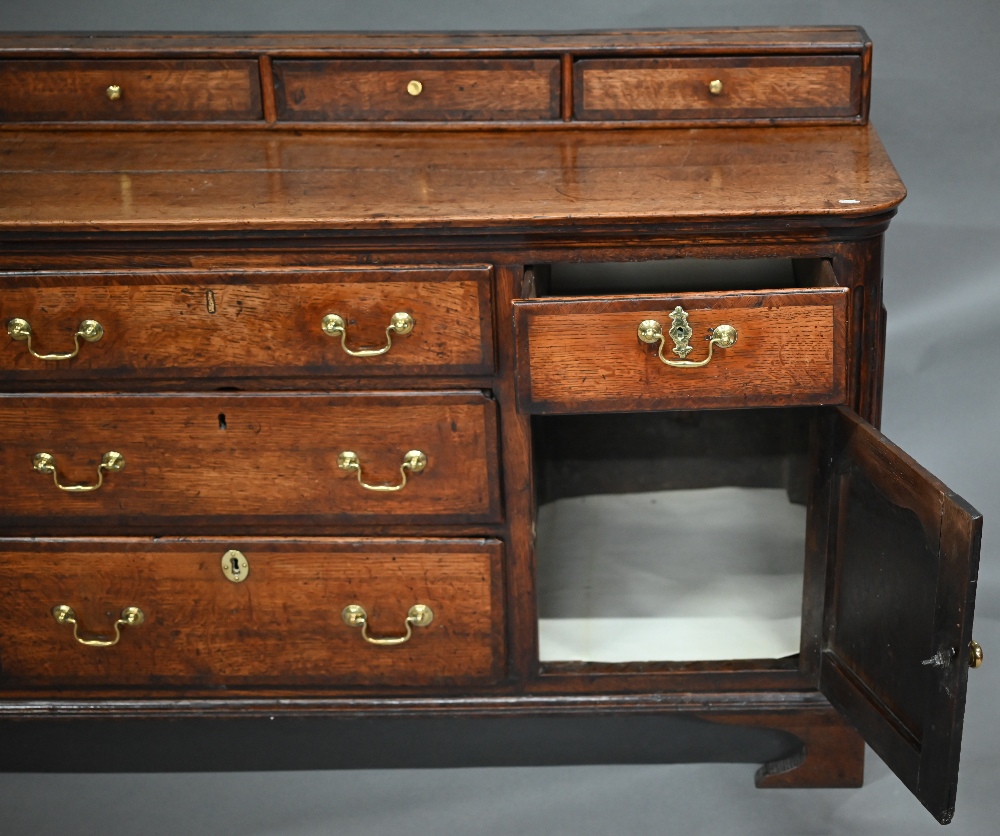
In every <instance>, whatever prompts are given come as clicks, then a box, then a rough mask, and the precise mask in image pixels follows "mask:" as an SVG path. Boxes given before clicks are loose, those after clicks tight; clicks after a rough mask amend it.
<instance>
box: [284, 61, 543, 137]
mask: <svg viewBox="0 0 1000 836" xmlns="http://www.w3.org/2000/svg"><path fill="white" fill-rule="evenodd" d="M273 66H274V83H275V98H276V106H277V113H278V119H279V120H290V121H299V122H323V121H339V122H396V121H401V122H409V121H434V122H456V121H473V122H476V121H484V122H493V121H515V122H518V121H535V120H545V119H558V118H559V62H558V61H556V60H554V59H546V60H527V59H515V60H440V61H433V60H413V61H306V60H289V61H275V62H274V65H273Z"/></svg>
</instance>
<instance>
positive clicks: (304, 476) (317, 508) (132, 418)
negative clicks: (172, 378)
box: [0, 392, 500, 534]
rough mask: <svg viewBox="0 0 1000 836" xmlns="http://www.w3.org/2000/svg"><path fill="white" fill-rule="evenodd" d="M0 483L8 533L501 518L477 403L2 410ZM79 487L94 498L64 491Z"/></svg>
mask: <svg viewBox="0 0 1000 836" xmlns="http://www.w3.org/2000/svg"><path fill="white" fill-rule="evenodd" d="M347 453H351V454H354V456H353V458H352V457H349V456H347V455H346V454H347ZM411 453H413V454H414V455H410V454H411ZM417 453H419V454H422V455H421V456H416V455H415V454H417ZM40 454H46V455H45V456H41V455H40ZM118 456H120V457H121V459H120V460H119V459H118V458H117V457H118ZM119 463H120V464H122V465H123V466H122V467H121V468H120V469H119V468H118V467H117V465H118V464H119ZM0 472H2V473H3V474H4V479H3V482H2V486H0V507H2V508H3V511H4V517H5V523H6V529H7V530H8V531H12V530H13V531H16V532H17V533H21V532H22V531H28V532H32V531H33V532H38V531H44V532H48V531H52V530H58V529H66V528H69V529H70V530H71V531H82V530H86V531H94V530H100V531H107V530H109V528H108V526H113V527H114V529H115V530H116V531H132V532H135V531H140V532H145V533H150V534H170V533H185V532H192V531H195V530H198V531H203V532H204V531H206V530H207V531H210V532H220V531H222V532H224V531H230V530H232V526H233V525H237V524H238V525H240V526H241V528H240V530H241V531H242V530H247V531H254V532H263V533H267V532H269V531H272V530H274V529H275V528H276V527H281V530H283V531H284V530H288V529H289V527H295V526H301V527H304V528H305V527H309V528H312V529H313V530H315V529H316V528H317V527H322V526H328V525H337V524H340V525H343V524H345V523H352V524H367V525H384V524H394V525H399V524H408V523H473V522H489V521H497V520H498V519H499V517H500V499H499V487H498V485H499V478H498V459H497V449H496V408H495V404H494V402H493V401H492V400H491V399H490V398H488V397H487V396H485V395H483V394H482V393H480V392H449V393H434V394H413V393H406V392H397V393H381V394H369V393H347V394H317V393H285V394H269V395H263V394H206V395H20V396H14V395H6V396H2V397H0ZM362 483H364V484H362ZM404 483H405V484H404ZM98 484H99V485H100V487H96V486H97V485H98ZM60 485H62V486H63V488H60ZM365 485H368V487H367V488H366V487H365ZM78 486H83V487H85V488H92V490H77V491H72V490H70V491H67V490H65V489H64V488H66V487H69V488H73V487H78ZM93 488H96V489H93Z"/></svg>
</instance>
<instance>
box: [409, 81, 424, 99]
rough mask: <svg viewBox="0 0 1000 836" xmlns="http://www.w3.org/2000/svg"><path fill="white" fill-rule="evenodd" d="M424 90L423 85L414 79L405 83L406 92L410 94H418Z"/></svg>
mask: <svg viewBox="0 0 1000 836" xmlns="http://www.w3.org/2000/svg"><path fill="white" fill-rule="evenodd" d="M423 91H424V85H423V84H421V83H420V82H419V81H417V80H416V79H414V80H413V81H411V82H410V83H409V84H407V85H406V92H407V93H409V94H410V95H411V96H419V95H420V94H421V93H422V92H423Z"/></svg>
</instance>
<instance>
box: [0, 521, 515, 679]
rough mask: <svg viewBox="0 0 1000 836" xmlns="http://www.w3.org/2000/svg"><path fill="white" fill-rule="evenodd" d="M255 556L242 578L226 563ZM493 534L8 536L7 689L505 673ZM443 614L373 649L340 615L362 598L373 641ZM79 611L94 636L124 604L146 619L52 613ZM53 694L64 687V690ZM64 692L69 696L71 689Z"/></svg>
mask: <svg viewBox="0 0 1000 836" xmlns="http://www.w3.org/2000/svg"><path fill="white" fill-rule="evenodd" d="M229 549H239V550H240V551H242V552H243V554H244V555H245V557H246V560H247V563H248V565H249V570H248V574H247V577H246V579H245V580H244V581H242V582H240V583H233V582H232V581H230V580H228V579H226V577H225V576H224V575H223V573H222V569H221V558H222V556H223V554H224V553H225V552H226V551H228V550H229ZM500 556H501V547H500V543H499V542H498V541H496V540H479V541H475V540H467V541H463V540H438V541H435V540H428V541H420V540H400V541H392V540H379V539H375V540H347V539H331V540H321V539H317V540H306V541H302V540H288V541H276V540H245V539H233V540H228V539H226V540H221V539H220V540H182V541H170V540H157V541H149V540H122V539H112V540H86V539H84V540H61V541H51V540H50V541H46V540H36V541H32V542H25V541H20V542H18V541H10V540H7V541H0V584H2V586H3V589H4V601H5V605H4V607H3V608H2V610H0V683H2V685H3V687H6V688H10V687H18V688H37V689H43V690H44V689H51V688H53V687H56V686H59V687H70V688H72V687H73V686H103V687H107V688H116V687H121V686H127V685H143V686H147V687H152V688H154V689H156V688H163V687H169V688H171V689H174V690H183V689H186V688H187V689H192V688H218V687H219V686H226V685H241V686H262V687H271V688H273V687H276V686H277V687H281V688H294V687H299V686H312V687H316V686H323V685H326V686H330V685H337V684H348V683H349V684H358V685H366V686H376V687H377V686H379V685H384V684H392V685H400V686H411V685H412V686H433V685H442V684H455V683H462V682H484V681H492V680H494V679H496V678H497V677H498V676H499V675H500V673H501V671H502V663H503V608H502V602H501V599H500V589H501V577H500ZM417 603H422V604H426V605H427V606H429V607H431V609H432V610H433V612H434V620H433V621H432V622H431V624H430V625H428V626H426V627H414V628H413V636H412V638H411V639H410V641H408V642H407V643H405V644H402V645H398V646H394V647H376V646H374V645H370V644H367V643H366V642H365V641H364V640H363V638H362V636H361V629H360V628H358V627H350V626H348V625H347V624H345V623H344V621H343V619H342V618H341V612H342V610H343V609H344V607H345V606H347V605H348V604H360V605H361V606H362V607H364V609H365V611H366V612H367V614H368V616H369V618H370V624H369V633H370V635H372V636H374V637H395V636H402V635H404V634H405V626H404V622H405V619H406V614H407V612H408V610H409V608H410V607H411V606H412V605H413V604H417ZM57 604H67V605H69V606H71V607H72V608H73V610H74V611H75V613H76V616H77V619H78V621H79V623H80V624H79V629H80V633H81V635H83V636H92V635H95V634H96V635H98V636H104V637H106V636H111V635H113V631H112V624H113V622H114V620H115V619H116V618H117V617H118V616H119V614H120V613H121V610H122V608H123V607H125V606H137V607H139V608H140V609H141V610H142V611H143V614H144V615H145V622H144V623H143V624H141V625H138V626H126V627H123V628H122V636H121V640H120V642H119V643H118V644H117V645H116V646H114V647H84V646H82V645H80V644H77V643H76V642H75V641H74V639H73V628H72V626H70V625H60V624H58V623H57V622H56V621H55V619H54V618H53V617H52V615H51V609H52V607H53V606H55V605H57ZM56 693H61V692H59V691H57V692H56ZM63 695H65V694H63Z"/></svg>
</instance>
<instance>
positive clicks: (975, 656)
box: [969, 641, 983, 668]
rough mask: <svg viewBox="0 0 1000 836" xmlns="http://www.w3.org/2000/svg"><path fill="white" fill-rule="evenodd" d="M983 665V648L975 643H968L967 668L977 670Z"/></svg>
mask: <svg viewBox="0 0 1000 836" xmlns="http://www.w3.org/2000/svg"><path fill="white" fill-rule="evenodd" d="M982 664H983V648H982V645H980V644H979V642H977V641H971V642H969V667H970V668H978V667H982Z"/></svg>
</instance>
